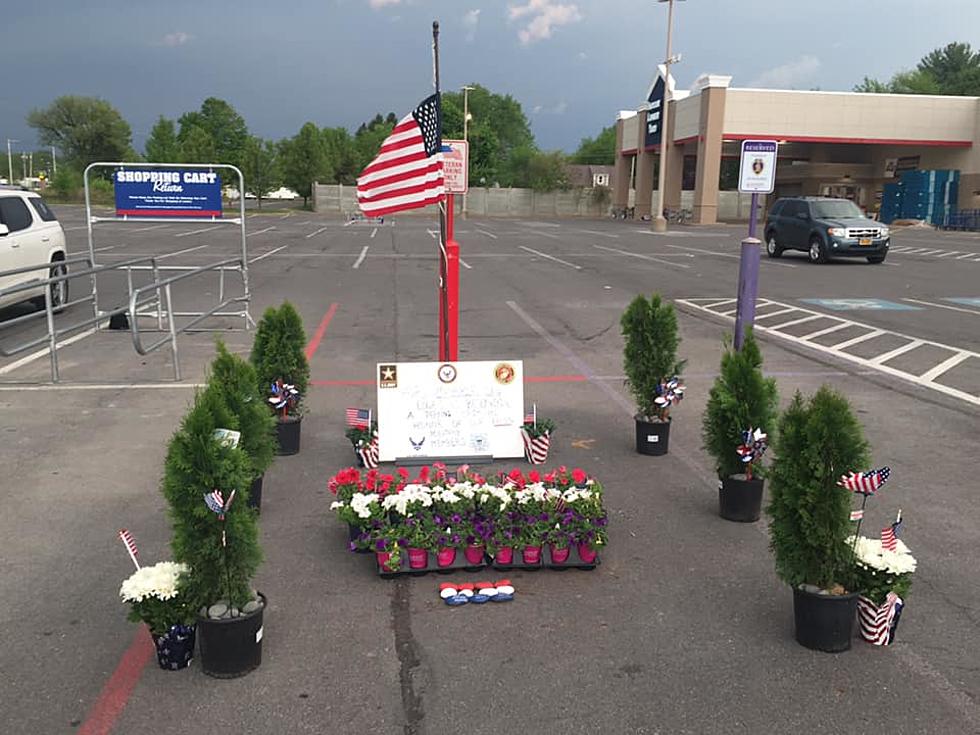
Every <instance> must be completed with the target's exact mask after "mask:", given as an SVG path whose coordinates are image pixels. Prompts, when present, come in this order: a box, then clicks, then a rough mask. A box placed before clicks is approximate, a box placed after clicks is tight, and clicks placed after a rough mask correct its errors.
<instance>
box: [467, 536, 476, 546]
mask: <svg viewBox="0 0 980 735" xmlns="http://www.w3.org/2000/svg"><path fill="white" fill-rule="evenodd" d="M466 543H467V544H469V545H471V546H472V545H473V544H475V543H476V536H467V537H466Z"/></svg>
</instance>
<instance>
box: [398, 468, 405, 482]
mask: <svg viewBox="0 0 980 735" xmlns="http://www.w3.org/2000/svg"><path fill="white" fill-rule="evenodd" d="M395 471H396V472H397V473H398V476H399V477H400V478H402V479H403V480H405V481H406V482H408V470H406V469H405V468H404V467H399V468H398V469H397V470H395Z"/></svg>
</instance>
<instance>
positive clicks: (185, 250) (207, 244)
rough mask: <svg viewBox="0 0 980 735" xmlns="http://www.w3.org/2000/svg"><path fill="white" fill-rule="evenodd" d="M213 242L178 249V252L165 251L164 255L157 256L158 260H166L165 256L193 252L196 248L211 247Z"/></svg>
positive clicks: (169, 256)
mask: <svg viewBox="0 0 980 735" xmlns="http://www.w3.org/2000/svg"><path fill="white" fill-rule="evenodd" d="M210 246H211V243H209V242H208V243H205V244H204V245H198V246H197V247H193V248H184V249H183V250H178V251H177V252H176V253H165V254H163V255H160V256H157V260H164V259H165V258H172V257H174V256H175V255H183V254H184V253H192V252H194V251H195V250H201V249H202V248H207V247H210Z"/></svg>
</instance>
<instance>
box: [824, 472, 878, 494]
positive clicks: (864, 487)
mask: <svg viewBox="0 0 980 735" xmlns="http://www.w3.org/2000/svg"><path fill="white" fill-rule="evenodd" d="M890 476H891V469H890V468H888V467H882V468H881V469H880V470H868V471H867V472H862V473H857V472H850V473H848V474H846V475H842V476H841V478H840V481H839V482H838V483H837V484H838V485H840V486H841V487H842V488H845V489H847V490H850V491H851V492H853V493H860V494H861V495H874V494H875V493H876V492H877V491H878V490H879V488H881V486H882V485H884V484H885V483H886V482H888V478H889V477H890Z"/></svg>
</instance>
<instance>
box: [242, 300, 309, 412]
mask: <svg viewBox="0 0 980 735" xmlns="http://www.w3.org/2000/svg"><path fill="white" fill-rule="evenodd" d="M305 344H306V333H305V331H304V330H303V320H302V318H301V317H300V315H299V312H298V311H296V307H295V306H293V305H292V304H291V303H289V302H288V301H284V302H283V304H282V306H280V307H279V308H278V309H277V308H275V307H273V306H270V307H269V308H268V309H266V310H265V313H264V314H263V315H262V319H261V320H260V321H259V326H258V328H257V329H256V330H255V342H253V343H252V354H251V357H250V358H249V359H250V361H251V363H252V364H253V365H254V366H255V372H256V374H257V375H258V378H259V384H260V385H261V386H262V389H263V390H264V391H266V390H268V388H269V386H270V385H272V383H274V382H275V381H277V380H282V381H283V382H285V383H290V384H292V385H294V386H296V390H298V391H299V393H300V400H302V399H303V398H304V397H305V395H306V388H307V385H308V384H309V380H310V365H309V363H308V362H307V361H306V353H305V351H304V346H305Z"/></svg>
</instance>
